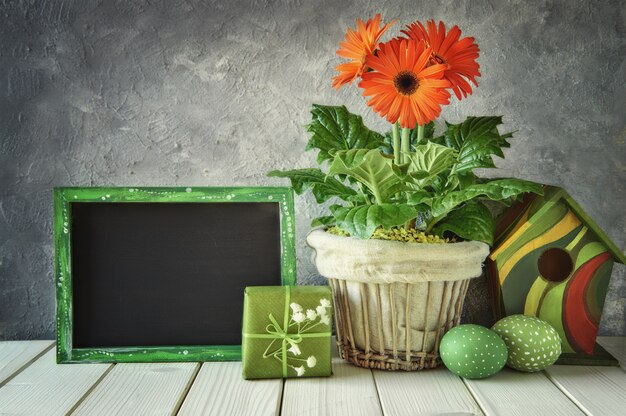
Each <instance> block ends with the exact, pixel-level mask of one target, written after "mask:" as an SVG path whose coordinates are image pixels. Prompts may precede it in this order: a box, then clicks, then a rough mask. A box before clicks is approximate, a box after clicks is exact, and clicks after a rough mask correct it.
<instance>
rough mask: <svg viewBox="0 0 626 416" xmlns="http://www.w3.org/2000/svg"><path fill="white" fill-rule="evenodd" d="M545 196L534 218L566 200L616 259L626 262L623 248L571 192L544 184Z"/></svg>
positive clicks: (619, 261)
mask: <svg viewBox="0 0 626 416" xmlns="http://www.w3.org/2000/svg"><path fill="white" fill-rule="evenodd" d="M544 198H545V200H546V204H545V206H544V207H542V208H541V209H539V211H537V212H536V213H535V214H533V215H532V217H531V218H530V220H531V221H532V218H538V217H539V216H541V215H543V214H544V213H545V212H546V211H547V210H548V209H549V207H550V206H551V205H552V203H556V202H558V201H563V202H565V203H566V204H567V205H568V206H569V208H570V209H571V210H572V212H574V214H576V216H578V218H579V219H580V221H581V222H582V223H584V224H585V225H586V226H587V227H588V228H589V229H590V230H591V231H593V232H594V233H595V234H596V236H597V237H598V239H599V240H600V241H601V242H602V244H604V245H605V246H606V247H607V249H608V250H609V252H610V253H611V254H612V255H613V257H614V258H615V261H616V262H618V263H622V264H626V255H624V253H623V252H622V250H621V249H620V248H619V247H617V245H616V244H615V243H614V242H613V241H612V240H611V239H610V238H609V236H608V235H606V233H605V232H604V231H603V230H602V228H600V226H599V225H598V224H597V223H596V222H595V221H594V220H593V219H592V218H591V217H590V216H589V214H587V213H586V212H585V210H584V209H583V208H582V207H581V206H580V205H579V204H578V203H577V202H576V201H575V200H574V198H572V196H571V195H570V194H568V193H567V191H566V190H565V189H563V188H559V187H557V186H551V185H544Z"/></svg>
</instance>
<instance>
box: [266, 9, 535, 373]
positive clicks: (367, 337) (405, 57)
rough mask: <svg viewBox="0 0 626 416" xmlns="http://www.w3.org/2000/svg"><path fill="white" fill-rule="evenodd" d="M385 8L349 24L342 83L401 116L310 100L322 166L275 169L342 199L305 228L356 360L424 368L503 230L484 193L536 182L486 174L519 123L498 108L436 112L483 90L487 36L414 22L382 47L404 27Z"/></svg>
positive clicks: (321, 196)
mask: <svg viewBox="0 0 626 416" xmlns="http://www.w3.org/2000/svg"><path fill="white" fill-rule="evenodd" d="M393 23H394V22H392V23H389V24H386V25H384V26H381V21H380V15H376V17H374V18H373V19H370V20H368V21H367V22H363V21H361V20H357V27H356V29H354V30H352V29H349V30H348V32H347V34H346V36H345V40H344V41H343V42H341V43H340V48H339V50H338V51H337V54H338V55H339V56H341V57H344V58H347V59H348V62H346V63H343V64H341V65H339V66H338V67H337V70H338V71H339V75H337V76H336V77H335V78H334V79H333V87H335V88H337V89H338V88H341V87H342V86H343V85H346V84H352V83H353V82H355V81H356V82H357V83H358V87H359V88H361V89H362V90H363V95H364V96H366V97H369V101H368V102H367V104H368V105H369V106H370V107H372V108H373V110H374V111H375V112H377V113H378V114H380V115H381V116H383V117H385V118H386V119H387V121H389V122H390V123H391V126H390V127H391V128H390V131H388V132H387V133H386V134H380V133H378V132H375V131H373V130H370V129H369V128H367V127H366V126H365V125H364V124H363V121H362V118H361V117H360V116H358V115H355V114H351V113H350V112H349V111H348V110H347V109H346V107H344V106H340V107H333V106H323V105H317V104H314V105H313V109H312V111H311V113H312V121H311V123H310V124H309V125H308V128H307V129H308V132H309V133H310V134H311V138H310V140H309V142H308V144H307V146H306V149H307V150H312V149H315V150H317V152H318V153H317V162H318V164H319V165H320V166H321V167H324V168H325V169H326V168H327V170H326V171H323V170H322V169H320V168H308V169H295V170H288V171H273V172H270V173H269V175H270V176H274V177H283V178H289V179H290V180H291V183H292V186H293V188H294V190H295V191H296V192H297V193H298V194H301V193H303V192H305V191H306V190H311V191H312V193H313V195H314V196H315V199H316V201H317V202H318V203H320V204H321V203H325V202H327V201H331V202H334V203H333V204H332V205H330V206H329V211H330V212H329V215H327V216H323V217H320V218H316V219H314V220H313V222H312V226H314V227H320V228H318V229H315V230H313V231H312V232H311V233H310V234H309V235H308V237H307V242H308V244H309V245H310V246H311V247H312V248H314V249H315V251H316V256H315V263H316V266H317V268H318V271H319V273H320V274H321V275H323V276H325V277H326V278H327V279H328V281H329V283H330V286H331V287H332V289H333V298H334V302H335V311H336V313H335V318H336V321H335V323H336V327H337V343H338V346H339V352H340V355H341V356H342V357H344V358H345V359H347V360H349V361H351V362H353V363H355V364H356V365H359V366H363V367H370V368H382V369H389V370H397V369H403V370H417V369H423V368H432V367H435V366H437V365H438V364H439V357H438V346H439V340H440V338H441V337H442V336H443V334H444V333H445V332H446V331H447V330H448V329H450V328H451V327H453V326H455V325H457V324H458V323H459V319H460V314H461V310H462V307H463V300H464V297H465V294H466V291H467V287H468V282H469V280H470V279H471V278H474V277H477V276H479V275H480V274H481V268H482V262H483V261H484V259H485V257H486V256H487V254H488V253H489V245H491V244H492V240H493V235H494V221H493V218H492V214H491V212H490V210H489V209H488V208H487V206H485V205H484V201H485V200H487V201H499V202H502V203H505V204H507V203H511V202H513V201H514V200H515V199H517V198H518V197H519V196H520V195H521V194H524V193H527V192H535V193H541V192H542V190H541V187H540V186H539V185H538V184H535V183H532V182H528V181H524V180H519V179H493V180H487V179H482V178H479V177H478V176H477V175H476V174H475V173H474V170H475V169H478V168H494V167H495V165H494V162H493V160H492V157H493V156H494V155H495V156H499V157H504V154H503V152H502V148H503V147H508V146H509V143H508V139H509V138H510V137H511V136H512V134H511V133H506V134H502V133H500V132H499V130H498V128H499V126H500V124H502V118H501V117H468V118H467V119H466V120H465V121H463V122H461V123H459V124H451V123H445V126H444V128H443V131H442V132H440V133H439V134H437V133H436V132H435V128H434V120H435V119H436V118H437V117H438V116H439V115H440V113H441V108H442V106H444V105H447V104H449V102H450V97H451V94H450V92H451V91H452V92H453V93H454V94H455V96H456V98H457V99H463V98H465V97H467V96H468V95H469V94H471V93H472V85H471V84H470V82H471V83H472V84H474V86H477V85H478V84H477V82H476V78H477V77H479V76H480V73H479V65H478V63H477V62H476V59H477V58H478V53H479V49H478V45H477V44H476V43H475V42H474V39H473V38H471V37H465V38H461V31H460V30H459V28H458V27H457V26H454V27H452V28H451V29H450V30H449V31H446V28H445V26H444V24H443V23H442V22H440V23H439V24H436V23H435V22H434V21H428V22H427V23H426V25H423V24H422V23H420V22H415V23H412V24H410V25H409V26H407V27H406V29H405V30H403V31H402V35H401V36H399V37H396V38H393V39H391V40H390V41H388V42H385V43H381V42H380V38H381V36H382V35H383V33H384V32H386V31H387V30H388V29H389V27H390V26H391V25H392V24H393Z"/></svg>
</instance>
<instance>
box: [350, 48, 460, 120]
mask: <svg viewBox="0 0 626 416" xmlns="http://www.w3.org/2000/svg"><path fill="white" fill-rule="evenodd" d="M430 57H431V50H430V49H427V48H425V47H424V43H423V42H422V41H418V40H413V39H400V38H395V39H392V40H390V41H389V42H386V43H382V44H381V45H380V46H379V49H378V52H377V55H376V56H374V55H370V56H369V57H368V58H367V59H366V65H367V67H368V68H370V70H371V71H369V72H365V73H363V75H362V76H361V82H360V83H359V87H360V88H363V95H364V96H366V97H370V99H369V101H368V102H367V105H369V106H370V107H372V109H373V110H374V111H375V112H377V113H378V114H380V115H381V116H383V117H385V118H386V119H387V120H388V121H389V122H390V123H395V122H396V121H399V122H400V125H401V126H402V127H408V128H414V127H415V124H416V123H418V124H420V125H424V124H427V123H429V122H430V121H432V120H434V119H435V118H437V117H438V116H439V114H440V113H441V105H443V104H448V103H449V102H450V101H449V99H450V93H449V92H448V91H447V89H448V88H450V82H449V81H448V80H446V79H443V78H442V77H443V75H444V73H445V71H446V68H447V67H446V66H445V65H440V64H434V65H430V66H428V65H429V64H430Z"/></svg>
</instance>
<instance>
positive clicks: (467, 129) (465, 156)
mask: <svg viewBox="0 0 626 416" xmlns="http://www.w3.org/2000/svg"><path fill="white" fill-rule="evenodd" d="M500 124H502V117H468V118H467V119H466V120H465V121H464V122H462V123H461V124H447V129H446V132H445V135H444V140H445V144H446V146H448V147H451V148H453V149H455V150H456V151H458V157H457V163H456V165H455V166H454V168H453V170H452V172H453V173H461V172H468V171H471V170H472V169H476V168H493V167H495V164H494V163H493V159H492V156H493V155H496V156H499V157H501V158H504V153H503V152H502V147H508V146H509V143H508V142H507V139H508V138H510V137H511V136H512V134H511V133H507V134H504V135H501V134H500V133H499V132H498V125H500Z"/></svg>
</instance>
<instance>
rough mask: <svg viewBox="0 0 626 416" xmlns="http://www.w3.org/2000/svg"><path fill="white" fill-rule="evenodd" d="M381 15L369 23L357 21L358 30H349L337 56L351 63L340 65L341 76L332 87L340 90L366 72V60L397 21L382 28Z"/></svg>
mask: <svg viewBox="0 0 626 416" xmlns="http://www.w3.org/2000/svg"><path fill="white" fill-rule="evenodd" d="M380 19H381V17H380V14H377V15H376V16H374V18H373V19H369V20H368V21H367V23H365V22H363V20H361V19H358V20H357V21H356V29H348V31H347V32H346V36H345V39H344V40H343V41H341V42H339V49H337V55H339V56H341V57H342V58H346V59H349V60H350V62H348V63H344V64H340V65H338V66H337V67H336V68H335V69H336V70H337V71H339V75H336V76H335V77H333V80H332V86H333V88H335V89H339V88H341V87H342V86H344V85H345V84H352V82H353V81H354V80H355V79H357V78H359V77H360V76H361V74H363V72H365V70H366V67H365V60H366V58H367V57H368V56H369V55H372V54H373V53H374V50H376V48H377V47H378V43H379V41H380V37H381V36H382V35H383V34H384V33H385V32H386V31H387V29H389V28H390V27H391V26H392V25H393V24H394V23H395V22H396V21H395V20H394V21H393V22H391V23H387V24H386V25H384V26H382V27H381V26H380Z"/></svg>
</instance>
